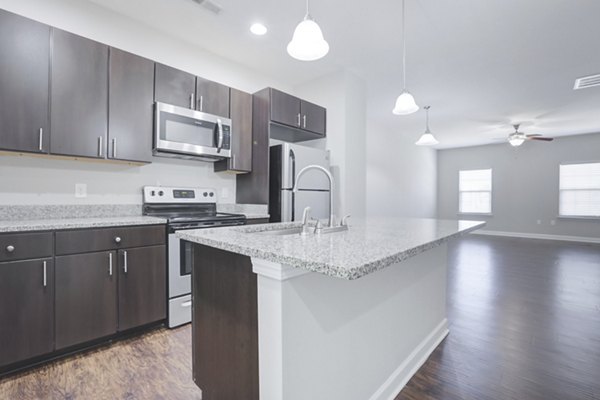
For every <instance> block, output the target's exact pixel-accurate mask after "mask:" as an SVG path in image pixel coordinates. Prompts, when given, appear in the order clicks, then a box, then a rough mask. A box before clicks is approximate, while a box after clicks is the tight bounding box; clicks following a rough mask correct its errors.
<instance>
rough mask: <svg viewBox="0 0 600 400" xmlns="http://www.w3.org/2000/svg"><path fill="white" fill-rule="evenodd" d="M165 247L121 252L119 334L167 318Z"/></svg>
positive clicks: (139, 248)
mask: <svg viewBox="0 0 600 400" xmlns="http://www.w3.org/2000/svg"><path fill="white" fill-rule="evenodd" d="M165 259H166V250H165V246H151V247H138V248H134V249H127V250H119V331H123V330H126V329H130V328H134V327H136V326H141V325H145V324H149V323H151V322H155V321H160V320H161V319H165V318H166V312H167V310H166V306H167V302H166V296H167V293H166V288H167V277H166V268H165Z"/></svg>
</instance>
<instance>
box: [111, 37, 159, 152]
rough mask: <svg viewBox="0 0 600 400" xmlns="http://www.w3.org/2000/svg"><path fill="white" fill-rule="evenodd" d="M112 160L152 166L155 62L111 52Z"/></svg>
mask: <svg viewBox="0 0 600 400" xmlns="http://www.w3.org/2000/svg"><path fill="white" fill-rule="evenodd" d="M109 58H110V60H109V88H108V95H109V100H108V105H109V109H108V150H107V154H108V157H109V158H114V159H119V160H128V161H141V162H150V161H151V160H152V127H153V122H152V121H153V119H152V116H153V112H154V62H152V61H150V60H148V59H145V58H142V57H139V56H136V55H134V54H131V53H127V52H125V51H122V50H118V49H113V48H111V49H110V56H109Z"/></svg>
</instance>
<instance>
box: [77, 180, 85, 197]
mask: <svg viewBox="0 0 600 400" xmlns="http://www.w3.org/2000/svg"><path fill="white" fill-rule="evenodd" d="M75 197H77V198H84V197H87V184H85V183H76V184H75Z"/></svg>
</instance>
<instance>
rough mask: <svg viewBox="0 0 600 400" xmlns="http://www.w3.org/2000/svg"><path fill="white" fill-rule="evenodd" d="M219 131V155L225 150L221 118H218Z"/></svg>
mask: <svg viewBox="0 0 600 400" xmlns="http://www.w3.org/2000/svg"><path fill="white" fill-rule="evenodd" d="M217 129H218V130H219V138H218V140H217V153H220V152H221V149H222V148H223V121H221V118H217Z"/></svg>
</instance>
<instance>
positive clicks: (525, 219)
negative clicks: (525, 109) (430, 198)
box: [438, 133, 600, 238]
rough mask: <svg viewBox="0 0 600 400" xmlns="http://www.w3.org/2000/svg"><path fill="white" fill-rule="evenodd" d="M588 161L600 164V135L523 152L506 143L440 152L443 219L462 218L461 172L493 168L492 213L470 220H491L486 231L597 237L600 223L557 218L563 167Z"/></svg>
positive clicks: (563, 140)
mask: <svg viewBox="0 0 600 400" xmlns="http://www.w3.org/2000/svg"><path fill="white" fill-rule="evenodd" d="M589 161H599V162H600V133H599V134H591V135H578V136H569V137H559V138H556V139H555V140H554V141H553V142H551V143H536V142H532V143H529V142H528V143H525V144H524V145H522V146H521V147H518V148H513V147H511V146H509V145H508V144H507V143H501V144H493V145H486V146H476V147H466V148H460V149H449V150H440V151H439V152H438V177H439V180H438V216H439V217H440V218H449V219H457V218H458V217H459V215H458V171H459V170H461V169H484V168H492V214H493V215H492V216H490V217H486V216H475V217H471V218H470V219H478V220H486V221H487V226H486V228H485V229H486V230H493V231H501V232H513V233H529V234H532V233H533V234H544V235H565V236H582V237H594V238H598V237H600V220H598V219H592V220H584V219H571V218H558V196H559V192H558V188H559V164H560V163H565V162H569V163H576V162H589ZM460 217H461V218H462V219H468V217H467V218H465V216H460ZM538 221H539V224H538ZM553 221H554V225H553V224H552V222H553Z"/></svg>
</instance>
